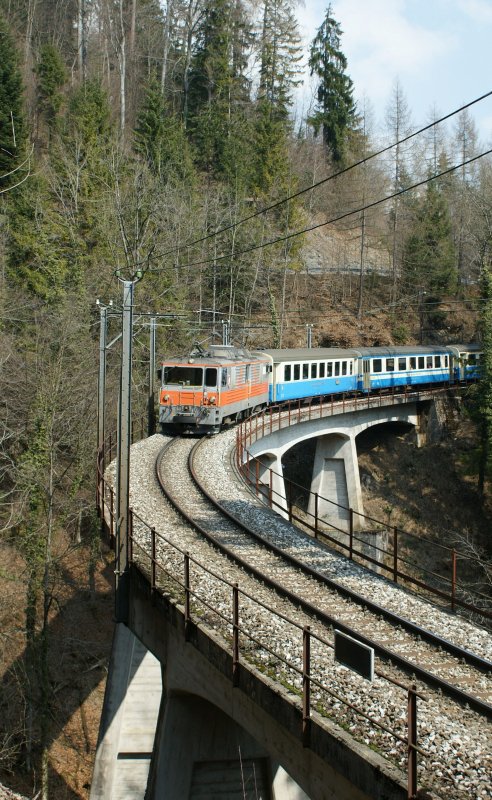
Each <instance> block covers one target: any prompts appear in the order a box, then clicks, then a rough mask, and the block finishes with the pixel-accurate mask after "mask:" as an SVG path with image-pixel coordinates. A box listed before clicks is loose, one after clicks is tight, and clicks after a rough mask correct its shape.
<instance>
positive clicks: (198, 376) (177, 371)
mask: <svg viewBox="0 0 492 800" xmlns="http://www.w3.org/2000/svg"><path fill="white" fill-rule="evenodd" d="M215 372H217V370H215ZM215 381H216V383H217V377H216V379H215ZM163 382H164V383H171V384H172V383H175V384H179V385H181V386H201V385H202V383H203V370H202V369H201V367H164V381H163ZM216 383H215V384H214V385H216Z"/></svg>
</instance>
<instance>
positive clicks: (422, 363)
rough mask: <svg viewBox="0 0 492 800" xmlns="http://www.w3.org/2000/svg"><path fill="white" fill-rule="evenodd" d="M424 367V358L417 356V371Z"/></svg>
mask: <svg viewBox="0 0 492 800" xmlns="http://www.w3.org/2000/svg"><path fill="white" fill-rule="evenodd" d="M424 367H425V358H424V356H419V369H424Z"/></svg>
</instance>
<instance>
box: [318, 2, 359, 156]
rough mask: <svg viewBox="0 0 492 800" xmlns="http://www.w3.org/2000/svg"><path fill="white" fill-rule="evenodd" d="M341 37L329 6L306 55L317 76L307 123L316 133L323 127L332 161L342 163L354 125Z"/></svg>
mask: <svg viewBox="0 0 492 800" xmlns="http://www.w3.org/2000/svg"><path fill="white" fill-rule="evenodd" d="M341 36H342V30H341V28H340V25H339V23H338V22H337V21H336V20H335V19H334V17H333V16H332V8H331V5H329V6H328V9H327V11H326V16H325V19H324V20H323V23H322V25H321V26H320V28H319V29H318V32H317V34H316V36H315V38H314V40H313V42H312V45H311V52H310V56H309V67H310V70H311V75H316V77H317V78H318V79H319V83H318V90H317V107H316V111H315V113H314V114H312V115H311V117H310V118H309V123H310V124H311V125H312V126H313V128H314V131H315V133H316V134H317V133H318V132H319V130H320V129H321V130H322V132H323V142H324V144H325V145H326V147H327V148H328V150H329V152H330V154H331V157H332V159H333V161H334V162H335V164H340V163H342V162H343V160H344V155H345V151H346V147H347V139H348V136H349V133H350V131H351V130H353V129H354V128H355V127H356V124H357V115H356V110H355V104H354V100H353V84H352V80H351V79H350V78H349V76H348V75H347V74H346V72H345V71H346V69H347V59H346V57H345V55H344V54H343V53H342V51H341V50H340V39H341Z"/></svg>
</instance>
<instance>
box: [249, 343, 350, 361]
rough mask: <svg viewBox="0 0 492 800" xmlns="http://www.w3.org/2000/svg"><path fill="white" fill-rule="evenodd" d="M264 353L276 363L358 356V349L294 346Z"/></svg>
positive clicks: (264, 351) (262, 351)
mask: <svg viewBox="0 0 492 800" xmlns="http://www.w3.org/2000/svg"><path fill="white" fill-rule="evenodd" d="M259 352H261V353H262V354H264V355H267V356H270V357H271V358H272V359H273V361H274V362H275V363H277V362H280V361H309V360H311V361H312V360H314V359H329V358H350V357H353V358H356V357H357V356H358V351H357V350H350V349H349V350H348V349H346V348H342V347H294V348H292V349H287V348H285V349H281V350H261V351H259Z"/></svg>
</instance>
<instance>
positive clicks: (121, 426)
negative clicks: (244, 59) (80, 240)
mask: <svg viewBox="0 0 492 800" xmlns="http://www.w3.org/2000/svg"><path fill="white" fill-rule="evenodd" d="M116 277H117V278H118V280H120V281H121V283H122V284H123V319H122V346H121V372H120V393H119V400H118V449H117V456H116V479H117V480H116V568H115V578H116V608H115V614H116V622H123V623H125V624H128V617H129V599H130V597H129V590H130V586H129V575H128V538H129V519H128V516H129V515H128V510H129V500H130V445H131V397H132V326H133V294H134V288H135V284H136V283H137V282H138V281H139V280H140V278H141V277H142V273H141V272H140V270H139V271H137V272H136V274H135V277H134V278H133V280H130V281H129V280H124V279H122V278H120V275H119V271H117V273H116Z"/></svg>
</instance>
